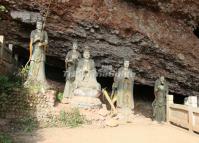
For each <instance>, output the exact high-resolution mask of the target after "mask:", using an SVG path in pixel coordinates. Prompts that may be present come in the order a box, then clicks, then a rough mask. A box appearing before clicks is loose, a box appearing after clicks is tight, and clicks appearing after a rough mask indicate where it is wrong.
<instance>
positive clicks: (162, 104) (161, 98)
mask: <svg viewBox="0 0 199 143" xmlns="http://www.w3.org/2000/svg"><path fill="white" fill-rule="evenodd" d="M154 94H155V100H154V101H153V103H152V107H153V118H154V120H156V121H158V122H162V121H166V96H167V94H168V83H167V82H166V81H165V82H164V84H163V85H162V84H161V82H160V79H158V80H156V82H155V87H154Z"/></svg>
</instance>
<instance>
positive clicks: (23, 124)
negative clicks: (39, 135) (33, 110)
mask: <svg viewBox="0 0 199 143" xmlns="http://www.w3.org/2000/svg"><path fill="white" fill-rule="evenodd" d="M14 125H15V126H16V128H19V129H20V130H21V131H23V132H26V133H30V132H32V131H33V130H35V129H36V128H38V123H37V121H36V120H35V119H34V118H32V117H25V118H22V119H20V120H17V121H15V122H14Z"/></svg>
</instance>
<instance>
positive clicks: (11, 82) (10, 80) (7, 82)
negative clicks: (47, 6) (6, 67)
mask: <svg viewBox="0 0 199 143" xmlns="http://www.w3.org/2000/svg"><path fill="white" fill-rule="evenodd" d="M20 86H21V80H20V79H19V78H16V77H14V76H10V77H8V76H3V75H0V93H7V94H9V93H10V92H12V90H13V88H17V87H20Z"/></svg>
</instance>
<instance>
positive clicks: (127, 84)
mask: <svg viewBox="0 0 199 143" xmlns="http://www.w3.org/2000/svg"><path fill="white" fill-rule="evenodd" d="M134 78H135V73H133V72H132V70H131V69H129V60H127V59H125V60H124V67H121V68H119V70H118V72H117V73H116V74H115V78H114V83H113V87H112V88H113V93H114V95H115V96H116V102H117V107H118V108H123V109H124V108H128V109H130V110H131V109H134V99H133V86H134Z"/></svg>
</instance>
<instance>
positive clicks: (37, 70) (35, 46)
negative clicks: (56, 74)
mask: <svg viewBox="0 0 199 143" xmlns="http://www.w3.org/2000/svg"><path fill="white" fill-rule="evenodd" d="M36 37H39V38H40V40H37V41H36V40H35V39H36ZM30 38H31V41H32V57H31V59H30V69H29V73H28V79H27V81H26V83H25V84H26V85H28V86H31V85H32V84H38V86H41V88H43V89H47V88H48V87H49V86H48V84H47V81H46V74H45V61H46V55H45V47H44V46H41V47H40V46H39V43H44V42H45V44H46V45H47V44H48V34H47V32H46V31H41V32H39V31H37V30H33V31H32V32H31V36H30Z"/></svg>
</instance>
